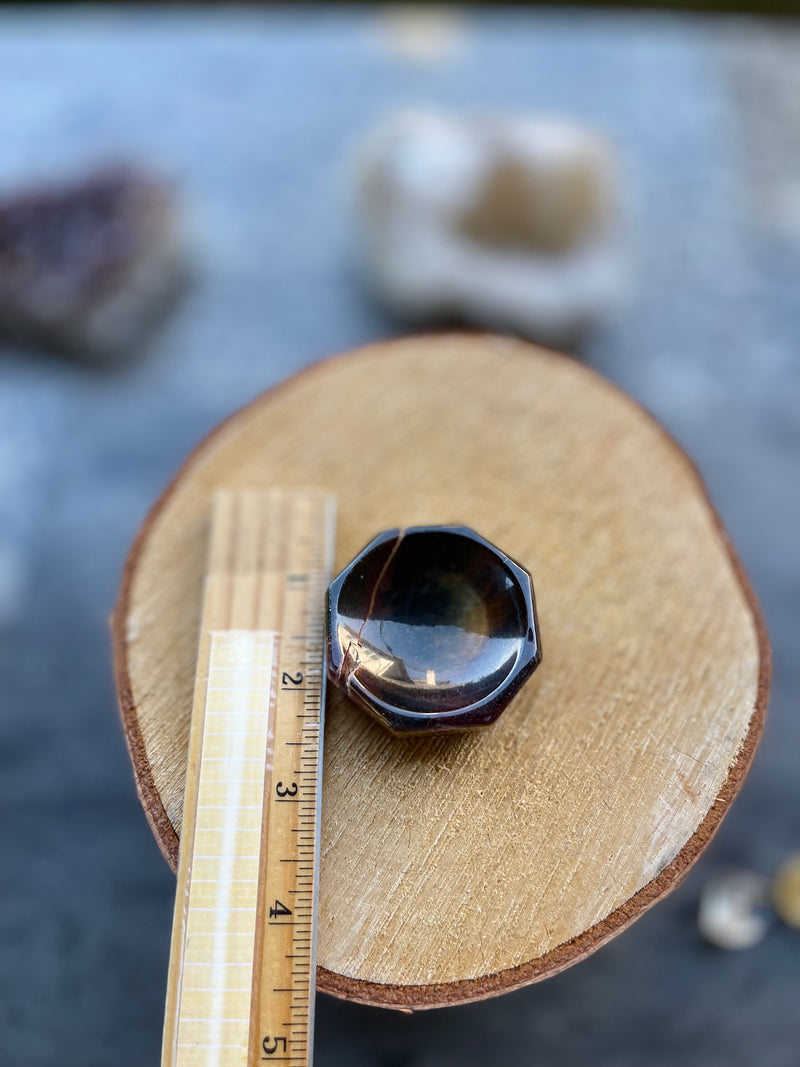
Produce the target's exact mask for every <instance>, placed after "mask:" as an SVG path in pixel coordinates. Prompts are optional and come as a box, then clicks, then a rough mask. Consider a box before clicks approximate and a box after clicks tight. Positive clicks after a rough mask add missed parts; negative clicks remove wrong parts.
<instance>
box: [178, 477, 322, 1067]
mask: <svg viewBox="0 0 800 1067" xmlns="http://www.w3.org/2000/svg"><path fill="white" fill-rule="evenodd" d="M334 523H335V507H334V502H333V500H332V499H331V498H330V497H326V496H325V495H323V494H321V493H317V492H311V491H297V492H289V491H283V490H269V491H264V492H256V491H252V492H232V491H221V492H219V493H218V494H217V496H216V498H215V501H214V505H213V514H212V522H211V538H210V548H209V558H208V568H207V575H206V584H205V595H204V601H203V614H202V624H201V634H200V647H199V653H198V662H197V676H196V681H195V694H194V705H193V709H192V724H191V733H190V742H189V764H188V772H187V778H186V792H185V801H184V817H183V829H182V831H181V848H180V858H179V863H178V886H177V896H176V900H175V917H174V923H173V931H172V947H171V955H170V967H169V980H168V986H167V1005H166V1017H165V1022H164V1045H163V1052H162V1060H161V1062H162V1067H233V1065H236V1067H244V1065H247V1067H254V1065H255V1064H259V1065H262V1064H263V1063H269V1062H283V1063H290V1064H295V1065H307V1064H310V1063H311V1058H312V1041H313V1023H314V1019H313V1006H314V993H315V971H316V962H315V941H316V937H315V935H316V899H317V883H318V875H319V860H318V858H319V826H320V794H321V775H322V725H323V712H324V705H325V668H324V597H325V590H326V588H327V585H328V582H329V578H330V569H331V565H332V554H333V539H334Z"/></svg>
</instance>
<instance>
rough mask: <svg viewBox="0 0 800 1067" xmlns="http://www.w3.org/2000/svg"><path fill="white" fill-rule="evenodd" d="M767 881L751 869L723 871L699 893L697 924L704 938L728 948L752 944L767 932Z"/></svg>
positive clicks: (741, 947) (738, 947) (718, 946)
mask: <svg viewBox="0 0 800 1067" xmlns="http://www.w3.org/2000/svg"><path fill="white" fill-rule="evenodd" d="M767 897H768V894H767V883H766V880H765V879H764V878H762V877H761V875H759V874H755V873H754V872H753V871H725V872H723V873H720V874H718V875H716V876H715V877H713V878H711V879H710V880H709V881H708V883H707V884H706V885H705V887H704V888H703V891H702V893H701V895H700V907H699V909H698V913H697V925H698V928H699V930H700V934H701V936H702V937H703V939H704V940H705V941H707V942H708V943H709V944H711V945H714V946H716V947H717V948H724V949H728V950H734V949H743V948H752V947H753V946H754V945H757V944H758V943H759V941H761V940H762V939H763V937H764V935H765V934H766V932H767V928H768V925H769V919H768V914H767V909H766V903H767Z"/></svg>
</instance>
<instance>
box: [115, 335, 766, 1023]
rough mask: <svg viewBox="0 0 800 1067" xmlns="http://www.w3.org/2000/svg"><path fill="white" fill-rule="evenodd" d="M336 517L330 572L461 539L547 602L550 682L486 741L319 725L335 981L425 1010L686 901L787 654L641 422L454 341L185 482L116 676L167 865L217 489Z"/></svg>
mask: <svg viewBox="0 0 800 1067" xmlns="http://www.w3.org/2000/svg"><path fill="white" fill-rule="evenodd" d="M270 485H285V486H298V485H309V486H314V487H318V488H321V489H324V490H326V491H327V492H330V493H333V494H335V495H336V496H337V498H338V501H339V526H338V540H337V553H336V567H337V568H338V567H340V566H343V565H344V564H345V563H346V562H347V561H348V560H349V559H350V558H351V557H352V556H353V555H354V554H355V553H356V552H357V551H358V550H359V549H360V548H361V547H362V546H363V545H364V544H365V543H366V541H368V540H369V539H370V538H371V537H372V536H373V535H374V534H375V533H377V532H378V531H380V530H382V529H386V528H388V527H392V526H404V525H410V524H425V523H465V524H467V525H470V526H472V527H474V528H475V529H476V530H478V531H479V532H480V533H481V534H483V535H484V536H485V537H488V538H489V539H490V540H492V541H494V542H495V543H496V544H497V545H498V546H499V547H500V548H502V549H503V550H504V551H505V552H508V553H509V554H510V555H512V556H513V557H515V558H516V559H518V560H519V561H520V562H522V563H523V564H525V565H526V566H527V567H528V568H529V569H530V571H531V572H532V574H533V578H534V583H535V588H536V597H537V604H538V608H539V618H540V624H541V631H542V647H543V662H542V665H541V667H540V668H539V669H538V671H537V672H536V674H535V675H534V676H533V678H532V680H531V681H530V682H529V683H528V684H527V685H526V686H525V687H524V688H523V690H522V691H521V692H520V694H519V695H518V696H517V697H516V698H515V700H514V701H513V702H512V704H511V706H510V707H509V708H508V710H507V711H506V712H505V713H504V714H503V715H502V716H501V718H500V719H499V720H498V722H497V723H496V724H495V725H494V726H492V727H490V728H488V729H487V730H486V731H484V732H481V733H474V734H469V735H461V736H458V737H452V738H448V737H444V738H441V737H440V738H437V739H413V740H405V741H403V740H398V739H396V738H393V737H392V736H390V735H389V734H388V733H386V732H385V731H384V730H383V729H382V728H381V727H380V726H379V725H377V724H376V723H374V722H372V721H371V720H369V719H368V718H367V717H366V716H365V715H364V714H363V713H361V712H359V711H358V710H357V709H355V708H354V707H352V706H351V705H350V704H349V703H348V702H347V701H346V699H345V698H344V697H343V696H342V695H341V694H340V693H339V692H338V691H336V690H333V689H331V691H330V692H329V696H328V714H327V727H326V738H325V753H326V755H325V778H324V801H323V826H322V857H323V858H322V871H321V888H320V921H319V949H318V962H319V969H318V974H317V979H318V985H319V988H321V989H323V990H326V991H328V992H332V993H336V994H338V995H341V996H345V997H348V998H351V999H355V1000H361V1001H364V1002H367V1003H374V1004H383V1005H388V1006H395V1007H404V1008H407V1007H412V1008H414V1007H420V1008H421V1007H433V1006H437V1005H440V1004H447V1003H458V1002H463V1001H468V1000H471V999H477V998H480V997H484V996H487V995H491V994H493V993H498V992H502V991H504V990H507V989H511V988H514V987H516V986H519V985H522V984H525V983H527V982H531V981H536V980H538V979H540V978H544V977H547V976H548V975H550V974H553V973H556V972H557V971H558V970H561V969H562V968H563V967H565V966H568V965H569V964H571V963H574V962H576V961H577V960H579V959H581V958H582V957H584V956H585V955H587V954H588V953H589V952H591V951H593V950H594V949H595V948H597V947H598V946H599V945H600V944H602V943H603V941H605V940H607V939H608V938H609V937H611V936H613V935H614V934H615V933H616V932H618V931H619V930H621V929H622V928H624V927H625V926H626V925H627V924H628V923H630V922H631V921H633V920H634V919H635V918H636V917H637V916H638V915H640V914H641V913H642V912H643V911H644V910H645V909H646V908H647V907H649V906H650V905H651V904H652V903H654V902H655V901H656V900H657V899H658V898H659V897H660V896H662V895H663V894H664V893H665V892H667V891H668V890H669V889H671V888H672V887H674V886H675V885H676V884H677V883H678V882H679V881H680V880H681V878H682V877H683V875H684V874H685V873H686V871H687V870H688V868H689V866H690V865H691V864H692V862H693V861H694V860H695V859H696V857H697V856H698V855H699V853H700V852H701V851H702V849H703V847H704V846H705V845H706V844H707V842H708V840H709V839H710V837H711V836H712V834H713V833H714V831H715V829H716V828H717V826H718V824H719V822H720V820H721V818H722V816H723V814H724V813H725V811H726V809H727V807H728V805H729V803H730V801H731V799H732V798H733V796H734V795H735V793H736V792H737V790H738V788H739V786H740V784H741V782H742V780H743V778H744V775H745V773H746V770H747V768H748V766H749V763H750V761H751V759H752V755H753V752H754V749H755V746H756V744H757V741H758V737H759V734H760V731H761V726H762V722H763V714H764V708H765V704H766V698H767V690H768V684H769V658H770V657H769V647H768V642H767V638H766V634H765V632H764V628H763V624H762V622H761V619H760V615H759V612H758V607H757V604H756V602H755V600H754V597H753V595H752V592H751V591H750V589H749V586H748V583H747V580H746V578H745V576H744V574H743V572H742V570H741V567H740V566H739V564H738V562H737V561H736V558H735V555H734V553H733V551H732V549H731V547H730V544H729V543H728V540H727V538H726V535H725V533H724V530H723V529H722V527H721V525H720V522H719V520H718V518H717V516H716V514H715V513H714V510H713V508H712V506H711V504H710V503H709V500H708V497H707V495H706V492H705V490H704V488H703V485H702V483H701V481H700V479H699V476H698V474H697V472H696V470H695V469H694V467H693V465H692V463H691V462H690V461H689V459H688V458H687V457H686V455H685V454H684V453H683V452H682V450H681V449H680V448H679V446H678V445H677V444H676V443H675V442H674V441H673V440H672V439H671V438H670V437H669V436H668V435H667V434H666V433H665V432H664V430H663V429H662V428H661V427H660V426H659V425H658V424H657V423H655V422H654V420H653V419H652V418H651V417H650V416H649V415H647V414H646V413H645V412H644V411H643V410H642V409H641V408H639V407H638V406H637V405H636V404H635V403H634V402H633V401H632V400H631V399H630V398H629V397H627V396H625V395H624V394H623V393H621V392H620V391H619V390H617V389H616V388H614V387H613V386H611V385H610V384H609V383H608V382H606V381H604V380H603V379H601V378H599V377H598V376H597V375H595V374H594V373H593V372H591V371H589V370H587V369H586V368H585V367H583V366H582V365H580V364H579V363H577V362H574V361H572V360H569V359H566V358H564V357H561V356H558V355H555V354H553V353H550V352H547V351H545V350H542V349H539V348H537V347H534V346H532V345H528V344H525V343H523V342H519V341H513V340H510V339H505V338H497V337H491V336H477V335H436V336H429V337H420V338H410V339H407V340H402V341H397V342H387V343H383V344H376V345H373V346H371V347H368V348H365V349H362V350H359V351H356V352H353V353H350V354H347V355H345V356H343V357H339V358H337V359H333V360H329V361H326V362H323V363H320V364H317V365H315V366H313V367H311V368H310V369H309V370H307V371H306V372H304V373H302V374H300V375H298V376H296V377H294V378H292V379H290V380H289V381H287V382H286V383H284V384H283V385H282V386H280V387H279V388H277V389H275V390H272V391H271V392H269V393H267V394H265V395H264V396H262V397H260V398H259V399H258V400H256V401H255V402H254V403H253V404H251V405H250V406H248V407H247V408H245V409H243V410H242V411H240V412H238V413H237V414H236V415H234V416H233V417H232V418H231V419H229V420H228V421H227V422H225V423H224V424H223V425H222V426H221V427H219V428H218V430H217V431H216V432H215V433H214V434H212V435H211V436H210V437H209V438H208V439H207V440H206V441H205V442H203V444H201V445H200V447H199V448H198V449H197V450H196V451H195V452H194V454H193V455H192V456H191V457H190V459H189V460H188V461H187V463H186V464H185V466H184V467H183V469H182V470H181V472H180V473H179V475H178V476H177V478H176V479H175V480H174V481H173V483H172V484H171V486H170V487H169V488H168V489H167V491H166V492H165V494H164V495H163V497H162V498H161V500H160V501H159V502H158V503H157V505H156V506H155V507H154V509H153V511H152V512H151V514H150V515H149V517H148V519H147V520H146V522H145V524H144V526H143V528H142V530H141V532H140V534H139V536H138V538H137V540H136V542H135V544H134V546H133V549H132V551H131V554H130V557H129V560H128V563H127V566H126V569H125V573H124V576H123V582H122V590H121V593H120V599H119V602H118V605H117V609H116V611H115V616H114V621H113V630H114V646H115V647H114V650H115V669H116V677H117V684H118V689H119V695H120V704H121V708H122V714H123V721H124V724H125V730H126V736H127V739H128V743H129V746H130V749H131V754H132V759H133V764H134V771H135V775H136V780H137V785H138V789H139V793H140V796H141V799H142V803H143V805H144V807H145V810H146V812H147V815H148V818H149V820H150V822H151V825H152V827H153V830H154V833H155V835H156V837H157V839H158V841H159V844H160V846H161V848H162V850H163V851H164V854H165V856H166V857H167V859H168V860H169V861H170V863H171V864H172V865H173V866H174V865H175V862H176V858H177V850H178V837H177V833H176V829H175V828H176V827H179V826H180V824H181V814H182V802H183V786H184V778H185V773H186V753H187V745H188V727H189V717H190V710H191V704H192V685H193V679H194V670H195V659H196V655H197V636H198V625H199V611H200V604H201V592H202V573H203V563H204V558H205V553H206V547H207V545H206V541H207V530H208V514H209V502H210V499H211V496H212V494H213V491H214V490H215V489H216V488H217V487H219V486H230V487H232V488H248V487H262V486H270Z"/></svg>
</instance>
